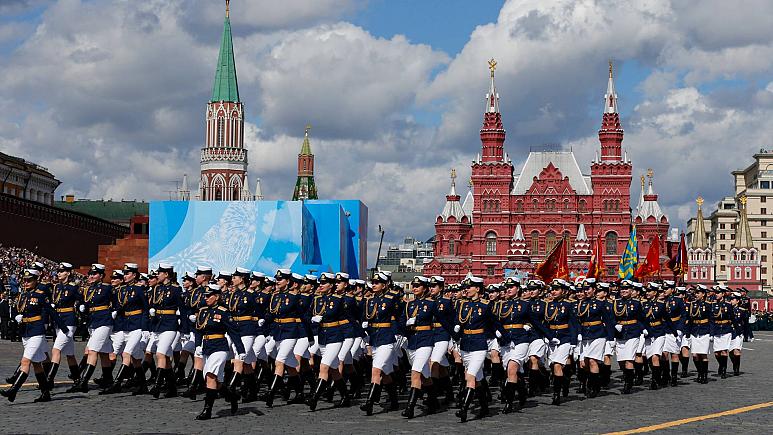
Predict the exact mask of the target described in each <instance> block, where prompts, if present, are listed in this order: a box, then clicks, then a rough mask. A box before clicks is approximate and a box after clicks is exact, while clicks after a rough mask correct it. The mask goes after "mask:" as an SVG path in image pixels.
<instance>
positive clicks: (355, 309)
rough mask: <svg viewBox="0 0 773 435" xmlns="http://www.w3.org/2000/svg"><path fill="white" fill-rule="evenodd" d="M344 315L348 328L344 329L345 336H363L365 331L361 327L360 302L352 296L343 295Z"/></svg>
mask: <svg viewBox="0 0 773 435" xmlns="http://www.w3.org/2000/svg"><path fill="white" fill-rule="evenodd" d="M343 298H344V302H345V303H346V315H347V318H348V319H349V325H350V326H349V328H348V329H347V331H346V334H347V335H346V338H357V337H365V331H364V330H363V329H362V325H361V324H362V322H361V321H360V311H361V310H360V302H359V301H357V299H356V298H355V297H354V296H350V295H345V296H344V297H343Z"/></svg>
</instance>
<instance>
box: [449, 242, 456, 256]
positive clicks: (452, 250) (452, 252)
mask: <svg viewBox="0 0 773 435" xmlns="http://www.w3.org/2000/svg"><path fill="white" fill-rule="evenodd" d="M448 255H456V240H454V239H448Z"/></svg>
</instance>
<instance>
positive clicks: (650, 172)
mask: <svg viewBox="0 0 773 435" xmlns="http://www.w3.org/2000/svg"><path fill="white" fill-rule="evenodd" d="M653 175H655V171H653V170H652V168H649V169H647V177H649V178H652V176H653Z"/></svg>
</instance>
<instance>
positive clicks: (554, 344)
mask: <svg viewBox="0 0 773 435" xmlns="http://www.w3.org/2000/svg"><path fill="white" fill-rule="evenodd" d="M550 344H552V345H553V346H558V345H559V344H561V340H559V339H557V338H551V339H550Z"/></svg>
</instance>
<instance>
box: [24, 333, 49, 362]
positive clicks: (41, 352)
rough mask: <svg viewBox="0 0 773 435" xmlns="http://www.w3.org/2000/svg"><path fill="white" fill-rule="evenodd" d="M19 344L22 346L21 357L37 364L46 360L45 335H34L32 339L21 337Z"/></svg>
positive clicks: (46, 345)
mask: <svg viewBox="0 0 773 435" xmlns="http://www.w3.org/2000/svg"><path fill="white" fill-rule="evenodd" d="M21 344H22V346H24V354H23V357H24V358H26V359H28V360H30V361H32V362H34V363H39V362H42V361H45V360H46V352H48V342H47V341H46V336H45V335H35V336H32V337H22V338H21Z"/></svg>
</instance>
